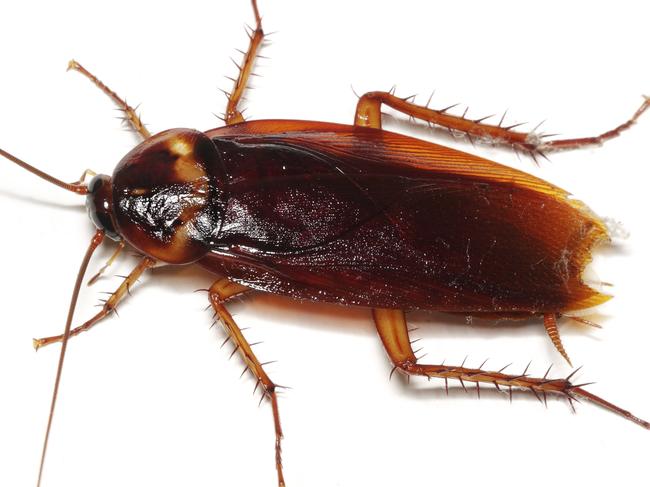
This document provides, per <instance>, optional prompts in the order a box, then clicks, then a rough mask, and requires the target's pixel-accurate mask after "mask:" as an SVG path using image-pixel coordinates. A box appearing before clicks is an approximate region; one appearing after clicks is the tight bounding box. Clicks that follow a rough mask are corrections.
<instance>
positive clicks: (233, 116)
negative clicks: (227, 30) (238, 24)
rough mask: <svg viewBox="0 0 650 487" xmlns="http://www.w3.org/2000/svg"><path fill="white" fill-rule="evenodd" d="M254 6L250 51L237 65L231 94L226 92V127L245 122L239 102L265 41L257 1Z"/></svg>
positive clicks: (253, 0) (253, 1) (249, 35)
mask: <svg viewBox="0 0 650 487" xmlns="http://www.w3.org/2000/svg"><path fill="white" fill-rule="evenodd" d="M252 4H253V13H254V14H255V29H254V30H253V29H251V30H252V32H251V33H249V34H248V37H249V39H250V44H249V45H248V51H246V53H243V52H242V54H244V59H243V61H242V63H241V65H240V64H237V63H235V65H236V66H237V69H238V70H239V73H238V74H237V79H234V78H230V79H231V80H232V82H233V87H232V91H231V92H230V93H228V92H226V96H227V97H228V104H227V105H226V112H225V114H224V118H223V120H224V122H226V125H233V124H235V123H240V122H243V121H244V116H243V115H242V111H241V110H240V108H239V102H240V101H241V99H242V96H243V95H244V90H246V87H247V85H248V80H249V78H250V76H251V75H253V65H254V64H255V58H256V57H257V56H258V51H259V49H260V46H261V45H262V41H263V40H264V31H263V30H262V18H261V17H260V13H259V11H258V10H257V0H252ZM247 33H248V31H247ZM233 62H234V61H233Z"/></svg>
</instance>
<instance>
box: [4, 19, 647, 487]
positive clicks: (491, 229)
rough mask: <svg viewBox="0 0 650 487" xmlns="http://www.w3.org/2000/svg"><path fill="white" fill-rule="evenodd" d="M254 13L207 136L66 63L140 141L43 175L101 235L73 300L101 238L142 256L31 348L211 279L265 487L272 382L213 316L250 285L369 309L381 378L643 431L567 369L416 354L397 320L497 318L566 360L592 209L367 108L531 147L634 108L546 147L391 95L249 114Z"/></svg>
mask: <svg viewBox="0 0 650 487" xmlns="http://www.w3.org/2000/svg"><path fill="white" fill-rule="evenodd" d="M255 12H256V28H255V29H254V30H253V32H252V33H251V44H250V47H249V51H248V53H247V55H246V57H245V61H244V64H243V65H242V67H241V71H240V76H239V78H238V79H237V80H236V81H235V83H234V86H233V89H232V92H231V93H230V95H229V103H228V107H227V111H226V116H225V119H226V127H223V128H218V129H214V130H210V131H208V132H205V133H202V132H198V131H194V130H189V129H174V130H170V131H166V132H163V133H160V134H156V135H153V136H152V135H151V134H150V133H149V132H148V130H147V129H146V128H145V127H144V126H143V125H142V123H141V122H140V120H139V118H138V117H137V115H135V112H134V111H133V109H131V108H130V107H129V106H128V105H127V104H126V103H125V102H123V101H122V100H121V99H119V98H118V97H117V95H115V94H114V93H113V92H112V91H110V90H109V89H108V88H106V87H105V86H104V85H103V84H101V83H100V82H99V81H98V80H97V79H96V78H95V77H94V76H93V75H92V74H90V73H89V72H88V71H86V70H85V68H83V67H82V66H81V65H80V64H78V63H76V62H73V63H71V68H72V69H74V70H76V71H79V72H81V73H82V74H84V75H85V76H87V77H89V78H90V79H91V80H92V81H93V82H95V83H96V84H97V85H98V86H99V87H100V88H101V89H102V90H103V91H105V92H106V93H107V94H108V95H109V96H111V97H112V98H113V99H114V101H115V102H116V103H118V105H119V106H120V107H121V108H122V109H123V110H124V111H125V114H126V116H127V118H128V120H129V121H130V122H131V124H132V126H133V128H134V129H135V130H136V131H137V132H138V133H140V135H142V138H143V139H144V141H143V142H142V143H141V144H140V145H138V146H137V147H136V148H135V149H133V151H131V152H130V153H129V154H127V155H126V156H125V157H124V158H123V159H122V161H121V162H120V163H119V164H118V165H117V166H116V168H115V171H114V172H113V174H112V175H111V176H105V175H104V176H96V177H95V178H94V179H92V180H91V181H90V182H89V183H88V184H87V185H86V184H85V183H84V182H83V181H80V182H78V183H74V184H65V183H61V182H60V181H58V180H55V179H54V178H52V177H50V176H45V177H46V179H48V180H50V181H51V182H54V183H55V184H59V185H60V186H63V187H64V188H66V189H69V190H72V191H74V192H77V193H80V194H85V195H86V198H87V207H88V210H89V213H90V216H91V219H92V220H93V222H94V223H95V225H96V227H97V234H96V237H95V239H94V240H93V243H92V245H91V247H90V249H89V252H88V253H87V257H86V259H85V261H84V265H82V271H81V272H80V277H79V279H78V284H77V291H75V295H74V296H75V297H74V298H73V303H74V301H75V300H76V294H77V292H78V288H79V283H80V281H81V277H82V276H83V272H84V271H85V266H86V265H87V263H88V260H89V259H90V255H91V254H92V250H94V248H95V247H96V246H98V245H99V244H100V243H101V241H102V239H103V237H104V236H108V237H110V238H112V239H114V240H116V241H118V242H120V243H126V244H128V245H130V246H131V247H132V248H134V249H135V250H136V251H137V252H138V253H139V254H141V256H142V257H141V260H140V263H139V264H138V266H136V267H135V268H134V269H133V271H132V272H131V273H130V275H129V276H127V277H126V278H125V280H124V282H123V284H122V285H121V286H120V287H119V288H118V289H117V290H115V292H114V293H113V294H112V295H111V296H110V297H109V299H108V300H107V302H106V304H105V305H104V307H103V309H102V310H101V311H100V312H99V313H98V314H97V315H96V316H95V317H93V318H92V319H91V320H89V321H87V322H86V323H85V324H83V325H82V326H80V327H77V328H74V329H71V321H72V313H71V314H70V317H69V320H68V324H67V328H66V332H65V333H64V334H63V335H62V336H56V337H49V338H44V339H39V340H36V342H35V345H36V346H37V347H40V346H43V345H46V344H49V343H52V342H57V341H62V342H63V347H62V355H61V357H62V358H61V364H62V363H63V356H64V355H63V352H64V351H65V346H66V344H67V341H68V339H69V337H70V336H73V335H76V334H78V333H80V332H82V331H86V330H88V329H90V328H91V327H92V326H94V325H95V324H96V323H97V322H99V321H100V320H101V319H103V318H104V317H105V316H107V315H108V314H110V313H111V312H112V311H113V310H114V309H115V306H116V305H117V303H118V302H119V301H120V300H121V299H123V298H124V297H125V296H126V294H127V292H128V290H129V288H130V287H131V286H132V285H133V284H134V283H135V281H136V280H137V279H138V277H140V276H141V275H142V274H143V273H144V272H146V271H147V269H149V268H151V267H153V266H154V265H156V264H171V265H183V264H197V265H200V266H202V267H204V268H206V269H208V270H210V271H212V272H214V273H215V274H217V275H219V276H222V277H221V278H219V279H217V280H216V281H215V283H214V284H213V285H212V286H211V287H210V289H209V293H208V295H209V299H210V304H211V306H212V307H213V309H214V311H215V314H216V315H217V317H218V318H219V319H220V320H221V321H222V323H223V324H224V327H225V328H226V331H227V333H228V336H229V338H230V340H232V341H233V343H235V345H236V348H235V350H237V351H239V352H240V353H241V355H242V358H243V360H244V362H245V363H246V366H247V369H248V370H250V371H251V372H252V373H253V375H254V377H255V379H256V381H257V383H258V385H259V387H260V388H261V390H262V391H263V394H264V397H266V398H268V400H269V402H270V403H271V406H272V410H273V424H274V429H275V442H276V452H275V463H276V468H277V472H278V484H279V485H284V484H285V480H284V474H283V469H282V462H281V448H280V444H281V439H282V429H281V422H280V412H279V406H278V399H277V388H278V386H276V384H275V383H274V382H273V381H272V380H271V378H270V377H269V376H268V375H267V373H266V371H265V368H264V364H263V363H262V362H260V360H259V359H258V357H257V356H256V354H255V352H254V349H253V348H252V345H251V344H250V343H249V342H248V341H247V340H246V338H245V336H244V334H243V333H242V331H241V328H240V327H239V325H238V323H237V322H236V321H235V320H234V319H233V317H232V315H231V314H230V312H229V310H228V306H227V301H228V300H229V299H230V298H232V297H234V296H237V295H241V294H243V293H245V292H247V291H248V290H250V289H258V290H262V291H267V292H271V293H276V294H283V295H287V296H290V297H294V298H299V299H310V300H318V301H329V302H335V303H342V304H346V305H354V306H362V307H366V308H370V309H372V316H373V318H374V322H375V325H376V328H377V331H378V333H379V336H380V338H381V341H382V343H383V345H384V347H385V348H386V351H387V352H388V355H389V357H390V359H391V361H392V363H393V364H394V366H395V369H396V370H399V371H401V372H403V373H404V374H408V375H419V376H423V377H427V378H440V379H443V380H444V382H445V384H448V382H449V381H459V382H460V383H461V384H463V387H465V384H469V383H471V384H473V385H474V386H475V387H477V390H479V388H480V386H481V385H484V386H488V385H489V386H495V387H497V388H501V389H503V390H505V391H511V390H512V389H513V388H515V389H516V388H521V389H525V390H529V391H530V392H531V393H532V394H535V395H537V396H539V397H540V398H542V397H543V398H544V400H546V396H547V395H551V394H560V395H563V396H566V397H567V398H569V400H572V399H573V398H579V397H582V398H587V399H590V400H592V401H594V402H596V403H598V404H600V405H601V406H604V407H606V408H609V409H611V410H613V411H615V412H616V413H618V414H620V415H622V416H624V417H626V418H627V419H630V420H632V421H634V422H636V423H639V424H641V425H643V426H645V427H648V423H646V422H645V421H643V420H641V419H639V418H637V417H635V416H633V415H632V414H631V413H629V412H628V411H625V410H623V409H621V408H619V407H617V406H614V405H612V404H611V403H608V402H606V401H604V400H603V399H600V398H599V397H597V396H594V395H592V394H591V393H589V392H588V391H587V390H585V389H584V388H583V387H581V386H580V385H576V384H574V383H572V382H571V378H570V377H569V378H557V377H554V376H552V375H550V376H549V375H545V376H543V377H532V376H530V375H529V374H527V373H525V372H524V373H523V374H518V373H507V372H506V371H504V370H503V369H502V370H490V369H487V368H485V369H484V368H483V367H479V368H472V367H469V366H465V364H464V363H463V364H454V365H445V364H444V363H441V364H431V363H426V361H422V360H419V359H418V358H417V357H416V355H415V352H414V350H413V349H412V347H411V342H410V338H409V331H408V328H407V324H406V319H405V315H404V311H409V310H414V309H425V310H436V311H445V312H452V313H463V314H468V315H471V316H478V317H490V318H496V319H500V318H506V319H517V318H526V317H539V318H542V319H543V321H544V324H545V326H546V329H547V331H548V333H549V336H550V337H551V339H552V341H553V343H554V344H555V346H556V347H557V348H558V350H559V351H560V353H562V354H563V355H564V356H565V358H567V360H568V354H567V353H566V351H565V350H564V347H563V346H562V342H561V340H560V338H559V333H558V330H557V323H556V322H557V319H558V317H559V316H561V315H566V314H570V313H571V312H573V311H576V310H581V309H585V308H590V307H593V306H595V305H598V304H600V303H602V302H604V301H605V300H607V299H608V297H607V296H606V295H604V294H602V293H600V292H599V291H597V290H595V289H593V288H592V287H590V286H589V285H588V284H586V283H585V282H584V279H583V271H584V268H585V266H586V264H587V263H588V262H589V260H590V259H591V250H592V248H593V247H594V246H595V245H597V244H598V243H601V242H604V241H606V240H607V239H608V235H607V230H606V229H605V226H604V224H603V223H602V222H601V221H600V219H599V218H598V217H596V216H595V215H594V214H593V213H592V212H590V211H589V210H588V209H587V208H586V207H585V206H584V205H582V204H581V203H579V202H577V201H575V200H573V199H570V198H568V195H567V193H566V192H564V191H563V190H561V189H559V188H557V187H555V186H554V185H551V184H549V183H546V182H544V181H542V180H540V179H538V178H535V177H533V176H530V175H527V174H525V173H522V172H520V171H516V170H513V169H509V168H506V167H504V166H500V165H498V164H496V163H493V162H490V161H488V160H485V159H481V158H479V157H476V156H472V155H469V154H466V153H463V152H459V151H456V150H452V149H449V148H446V147H443V146H440V145H436V144H431V143H427V142H423V141H420V140H417V139H413V138H410V137H406V136H401V135H397V134H393V133H391V132H388V131H384V130H383V129H382V127H381V117H380V109H381V106H382V105H388V106H391V107H393V108H395V109H397V110H400V111H402V112H404V113H406V114H408V115H409V116H412V117H417V118H420V119H422V120H425V121H427V122H430V123H433V124H437V125H440V126H444V127H448V128H450V129H453V130H456V131H461V132H463V133H466V134H468V135H469V136H470V137H471V136H475V137H491V138H494V139H496V140H502V141H505V142H506V143H507V144H509V145H513V146H515V147H517V148H519V149H520V150H522V151H526V152H528V153H530V154H533V155H534V154H539V153H542V152H544V151H551V150H554V149H558V148H567V147H579V146H582V145H586V144H588V143H595V142H603V141H605V140H607V139H609V138H611V137H614V136H616V135H618V134H619V133H620V132H621V131H622V130H624V129H626V128H627V127H628V126H629V125H631V123H633V122H634V121H635V120H636V119H637V118H638V117H639V116H640V115H641V114H642V113H643V112H644V111H645V110H646V108H647V103H644V104H643V105H642V106H641V107H640V108H639V110H638V111H637V112H636V113H635V114H634V116H633V118H632V119H631V120H630V121H629V122H626V123H625V124H622V125H620V126H618V127H616V128H615V129H613V130H611V131H608V132H607V133H605V134H603V135H601V136H597V137H590V138H587V139H556V140H552V141H548V142H543V141H541V140H538V139H537V138H536V137H535V136H534V134H530V133H523V132H517V131H515V130H512V128H507V127H502V126H501V124H499V125H487V124H484V123H481V122H477V121H471V120H468V119H465V118H464V117H458V116H451V115H449V114H447V113H446V111H445V110H432V109H429V108H427V107H424V106H419V105H416V104H414V103H412V102H411V101H410V100H408V99H400V98H397V97H395V96H394V95H393V94H392V93H388V92H371V93H367V94H366V95H364V96H362V97H361V98H360V100H359V103H358V105H357V111H356V117H355V124H354V125H336V124H329V123H320V122H302V121H291V120H264V121H252V122H245V121H244V120H243V117H242V115H241V113H240V111H239V100H240V97H241V95H242V93H243V90H244V88H245V86H246V82H247V77H248V75H249V74H250V70H251V68H252V63H253V60H254V57H255V54H256V52H257V50H258V48H259V45H260V43H261V39H262V38H263V36H264V34H263V31H262V26H261V20H260V18H259V15H258V14H257V9H256V7H255ZM3 155H5V156H6V157H8V158H9V159H11V160H13V161H14V162H16V163H18V164H19V165H22V166H23V167H25V168H26V169H28V170H31V171H32V172H35V173H36V174H38V175H39V176H41V177H43V176H44V175H43V174H42V173H40V172H39V171H38V170H35V169H34V168H32V167H31V166H29V165H27V164H25V163H23V162H22V161H20V160H18V159H17V158H15V157H13V156H11V155H10V154H8V153H5V152H3ZM120 248H121V247H120ZM60 371H61V365H60V367H59V373H60ZM57 384H58V381H57ZM55 398H56V393H55ZM53 405H54V402H53ZM50 419H51V417H50Z"/></svg>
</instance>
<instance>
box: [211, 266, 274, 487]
mask: <svg viewBox="0 0 650 487" xmlns="http://www.w3.org/2000/svg"><path fill="white" fill-rule="evenodd" d="M248 290H249V289H248V288H247V287H245V286H242V285H240V284H236V283H233V282H231V281H229V280H228V279H226V278H224V279H221V280H219V281H217V282H215V283H214V284H213V285H212V286H211V287H210V290H209V298H210V304H212V307H213V308H214V311H215V313H216V314H217V316H218V317H219V319H220V320H221V323H222V324H223V327H224V328H225V330H226V332H227V333H228V337H229V338H230V339H231V340H232V341H233V342H234V343H235V351H239V353H240V354H241V357H242V359H243V360H244V363H245V364H246V366H247V367H248V370H250V371H251V373H252V374H253V375H254V376H255V377H256V378H257V384H258V385H259V386H261V388H262V391H263V393H264V396H265V397H267V398H268V399H269V401H270V402H271V407H272V409H273V425H274V426H275V467H276V469H277V472H278V486H279V487H284V485H285V483H284V475H283V473H282V445H281V441H282V426H281V424H280V410H279V409H278V396H277V393H276V388H277V386H276V384H274V383H273V381H272V380H271V379H270V378H269V376H268V375H267V374H266V372H265V371H264V368H263V364H261V363H260V361H259V360H258V359H257V357H256V356H255V353H254V352H253V349H252V348H251V345H250V343H248V341H247V340H246V338H245V337H244V335H243V334H242V331H241V328H239V326H237V323H235V320H234V319H233V317H232V315H231V314H230V312H229V311H228V310H227V309H226V307H225V301H226V300H228V299H229V298H232V297H234V296H237V295H239V294H242V293H244V292H246V291H248ZM256 387H257V386H256Z"/></svg>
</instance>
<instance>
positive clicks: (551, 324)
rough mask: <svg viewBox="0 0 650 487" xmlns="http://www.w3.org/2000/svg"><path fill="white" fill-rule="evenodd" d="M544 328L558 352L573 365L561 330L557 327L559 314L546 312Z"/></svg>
mask: <svg viewBox="0 0 650 487" xmlns="http://www.w3.org/2000/svg"><path fill="white" fill-rule="evenodd" d="M544 328H545V329H546V333H548V337H549V338H550V339H551V341H552V342H553V345H555V348H556V349H557V351H558V352H560V354H561V355H562V356H563V357H564V359H565V360H566V361H567V362H568V363H569V365H571V366H572V367H573V364H572V363H571V359H569V354H567V353H566V350H565V349H564V345H562V339H561V338H560V331H559V330H558V329H557V316H556V315H555V314H553V313H546V314H545V315H544Z"/></svg>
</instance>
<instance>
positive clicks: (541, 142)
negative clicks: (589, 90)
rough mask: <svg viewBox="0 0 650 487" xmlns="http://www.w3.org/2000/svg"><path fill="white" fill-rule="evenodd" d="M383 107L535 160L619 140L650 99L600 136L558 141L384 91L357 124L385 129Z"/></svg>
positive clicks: (365, 99) (360, 105)
mask: <svg viewBox="0 0 650 487" xmlns="http://www.w3.org/2000/svg"><path fill="white" fill-rule="evenodd" d="M382 105H387V106H389V107H391V108H393V109H394V110H397V111H399V112H402V113H404V114H406V115H408V116H410V117H413V118H417V119H419V120H423V121H425V122H427V123H429V124H432V125H437V126H439V127H443V128H446V129H449V130H452V131H455V132H461V133H464V134H466V135H467V136H468V137H469V138H470V140H472V139H473V138H478V139H488V140H490V141H493V142H495V143H499V144H503V145H508V146H512V147H514V148H515V149H518V150H521V151H523V152H527V153H529V154H531V155H532V156H533V157H534V156H535V155H536V154H538V155H544V153H545V152H548V151H553V150H564V149H577V148H580V147H584V146H588V145H595V144H602V143H603V142H606V141H608V140H610V139H613V138H615V137H618V136H619V135H620V134H621V133H622V132H623V131H625V130H627V129H628V128H630V127H631V126H632V125H634V123H635V122H636V121H637V120H638V118H639V117H640V116H641V115H642V114H643V113H644V112H645V111H646V110H647V109H648V107H650V98H649V97H644V101H643V103H642V104H641V106H640V107H639V108H638V109H637V111H636V112H634V114H633V115H632V117H630V118H629V119H628V120H627V121H625V122H624V123H622V124H620V125H617V126H616V127H614V128H612V129H611V130H608V131H606V132H603V133H602V134H600V135H595V136H591V137H581V138H573V139H557V140H545V138H544V136H541V135H539V134H537V133H535V130H534V129H533V131H531V132H519V131H516V130H514V129H515V128H516V127H517V126H518V125H520V124H517V125H511V126H509V127H508V126H503V125H502V122H503V118H502V119H501V121H500V122H499V123H498V124H497V125H490V124H487V123H483V120H485V118H483V119H478V120H470V119H468V118H465V115H464V114H463V115H461V116H458V115H451V114H449V113H447V110H449V109H450V108H452V107H447V108H444V109H442V110H435V109H432V108H429V106H428V104H427V105H426V106H421V105H416V104H415V103H413V102H412V101H410V98H398V97H397V96H395V95H393V94H392V93H388V92H384V91H371V92H369V93H366V94H365V95H363V96H362V97H361V98H359V101H358V102H357V109H356V113H355V117H354V124H355V125H359V126H363V127H374V128H381V106H382ZM486 118H487V117H486Z"/></svg>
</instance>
